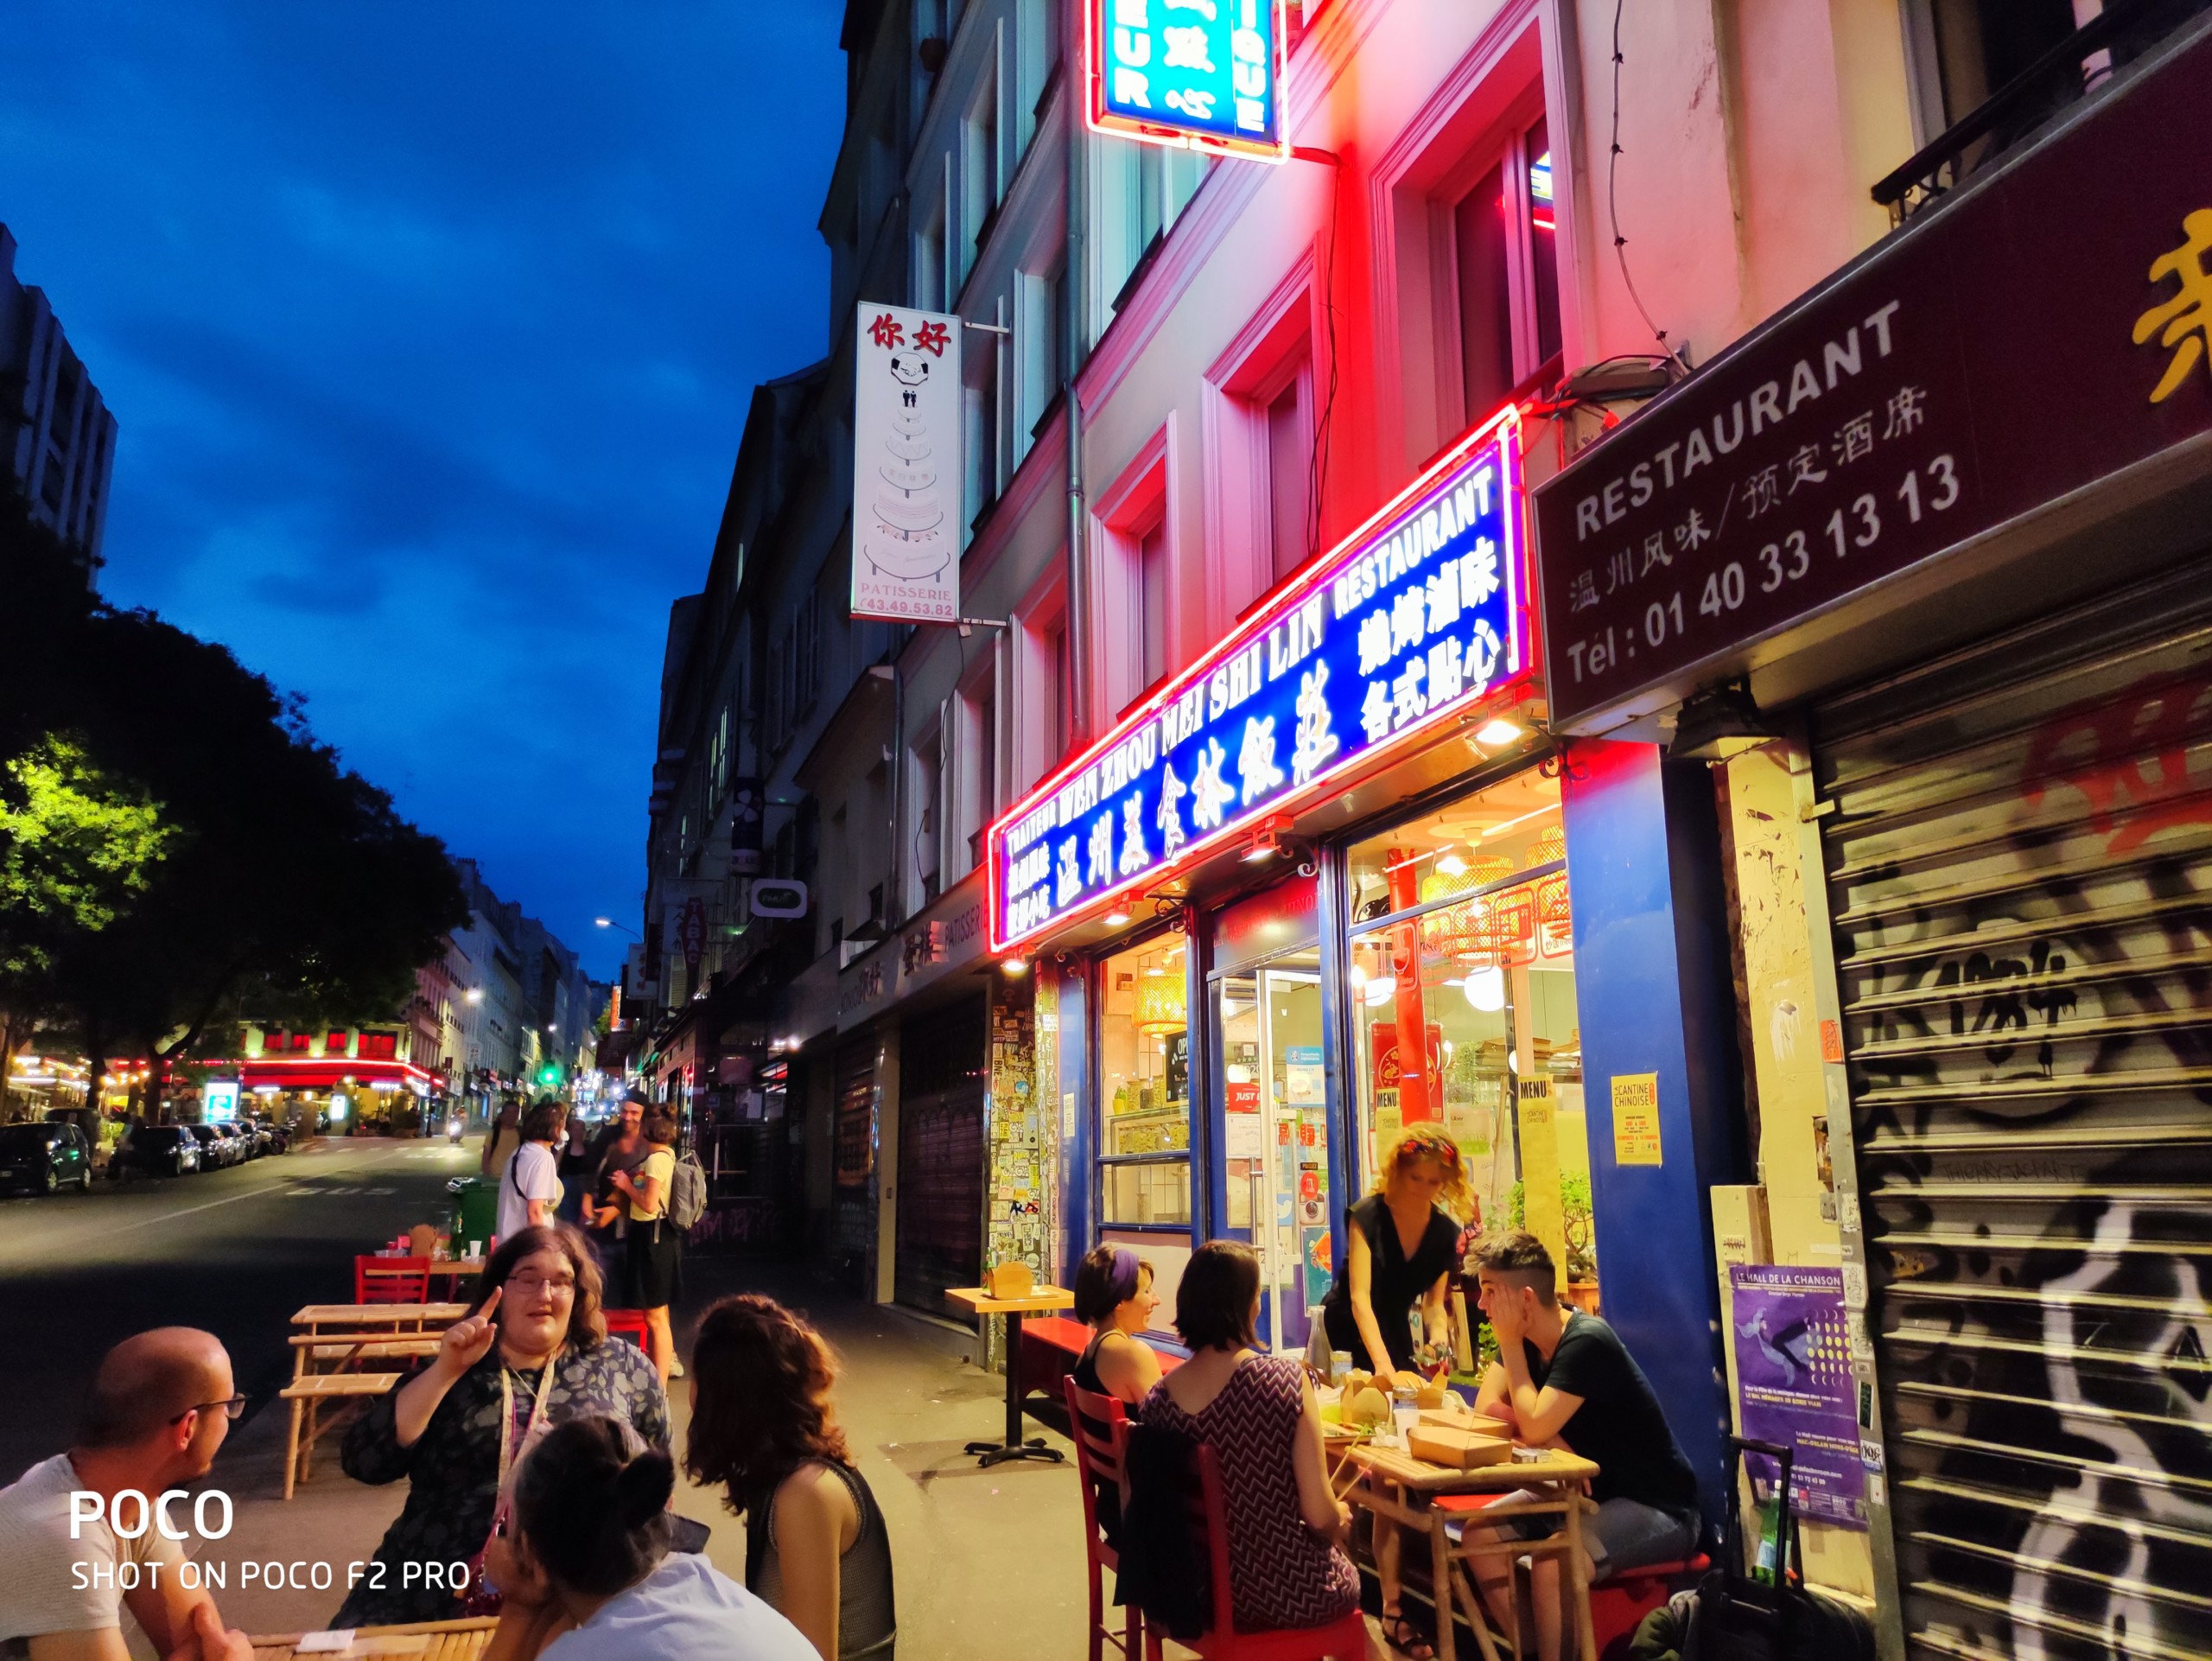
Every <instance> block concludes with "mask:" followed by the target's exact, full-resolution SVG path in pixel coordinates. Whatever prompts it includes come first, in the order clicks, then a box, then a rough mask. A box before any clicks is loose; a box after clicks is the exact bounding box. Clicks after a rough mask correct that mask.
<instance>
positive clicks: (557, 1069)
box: [537, 1061, 561, 1090]
mask: <svg viewBox="0 0 2212 1661" xmlns="http://www.w3.org/2000/svg"><path fill="white" fill-rule="evenodd" d="M537 1085H538V1088H539V1089H541V1090H558V1089H560V1088H561V1064H560V1063H559V1062H558V1061H548V1062H547V1063H546V1064H545V1065H544V1066H542V1067H540V1068H538V1070H537Z"/></svg>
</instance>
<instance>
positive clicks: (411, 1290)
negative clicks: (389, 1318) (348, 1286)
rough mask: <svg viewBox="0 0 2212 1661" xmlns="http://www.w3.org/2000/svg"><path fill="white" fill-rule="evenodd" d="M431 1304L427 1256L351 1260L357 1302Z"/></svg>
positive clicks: (355, 1300)
mask: <svg viewBox="0 0 2212 1661" xmlns="http://www.w3.org/2000/svg"><path fill="white" fill-rule="evenodd" d="M353 1301H354V1302H356V1303H428V1302H429V1301H430V1260H429V1258H428V1257H374V1256H371V1257H356V1258H354V1259H353Z"/></svg>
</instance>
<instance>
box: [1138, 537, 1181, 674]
mask: <svg viewBox="0 0 2212 1661" xmlns="http://www.w3.org/2000/svg"><path fill="white" fill-rule="evenodd" d="M1136 566H1137V569H1136V577H1137V628H1138V633H1139V635H1140V637H1141V640H1142V642H1143V644H1142V645H1141V647H1140V648H1139V661H1140V663H1141V665H1142V671H1143V672H1142V674H1141V677H1140V680H1141V684H1140V685H1139V687H1138V689H1137V690H1139V691H1140V692H1141V691H1143V690H1145V689H1146V688H1147V687H1151V686H1155V685H1157V684H1159V683H1160V681H1161V680H1162V679H1164V678H1166V674H1167V671H1169V670H1170V669H1171V668H1173V666H1174V665H1173V663H1172V662H1171V661H1170V659H1169V655H1168V644H1167V620H1168V603H1167V601H1168V584H1169V582H1171V581H1172V580H1173V572H1172V571H1171V570H1169V568H1168V563H1167V522H1166V519H1160V520H1159V521H1158V522H1156V523H1155V524H1154V525H1153V527H1152V528H1151V529H1150V530H1148V531H1145V532H1144V534H1143V535H1142V536H1141V537H1139V538H1137V559H1136Z"/></svg>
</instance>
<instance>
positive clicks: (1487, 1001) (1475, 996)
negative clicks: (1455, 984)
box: [1463, 964, 1505, 1015]
mask: <svg viewBox="0 0 2212 1661" xmlns="http://www.w3.org/2000/svg"><path fill="white" fill-rule="evenodd" d="M1463 990H1465V993H1466V995H1467V1002H1470V1003H1471V1004H1473V1005H1474V1006H1475V1008H1476V1009H1480V1010H1481V1011H1482V1012H1483V1013H1484V1015H1496V1014H1497V1012H1498V1011H1499V1010H1500V1009H1503V1008H1504V1007H1505V971H1503V969H1500V968H1498V967H1497V965H1495V964H1492V965H1491V967H1490V968H1488V969H1478V970H1474V971H1471V972H1470V973H1469V975H1468V976H1467V982H1466V985H1465V988H1464V989H1463Z"/></svg>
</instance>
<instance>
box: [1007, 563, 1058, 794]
mask: <svg viewBox="0 0 2212 1661" xmlns="http://www.w3.org/2000/svg"><path fill="white" fill-rule="evenodd" d="M1021 636H1022V638H1021V643H1020V658H1019V659H1018V661H1017V662H1016V663H1015V665H1014V700H1015V702H1014V715H1013V721H1014V729H1013V735H1014V746H1015V749H1014V755H1013V756H1012V757H1011V758H1009V760H1010V762H1011V765H1010V766H1009V767H1008V769H1007V771H1008V773H1009V775H1010V776H1009V777H1008V779H1007V787H1008V789H1009V790H1010V791H1011V792H1013V793H1014V794H1016V795H1019V794H1020V792H1022V791H1025V790H1027V789H1028V788H1029V786H1031V785H1033V784H1034V783H1036V781H1037V780H1039V779H1041V778H1043V777H1044V776H1045V774H1046V773H1049V772H1050V771H1052V768H1053V767H1055V766H1056V765H1058V761H1059V759H1060V757H1062V756H1063V755H1065V754H1067V749H1068V743H1069V741H1070V738H1071V735H1072V734H1073V731H1074V726H1075V722H1074V716H1075V698H1074V688H1073V687H1072V685H1071V674H1070V665H1069V661H1068V629H1067V611H1066V608H1065V602H1064V601H1062V599H1061V597H1060V596H1059V595H1057V594H1056V595H1052V596H1051V597H1050V598H1049V599H1046V600H1045V601H1041V602H1039V604H1038V605H1037V607H1036V608H1035V609H1034V610H1033V611H1031V612H1029V613H1028V614H1027V615H1026V616H1025V617H1024V619H1023V620H1022V626H1021Z"/></svg>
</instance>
